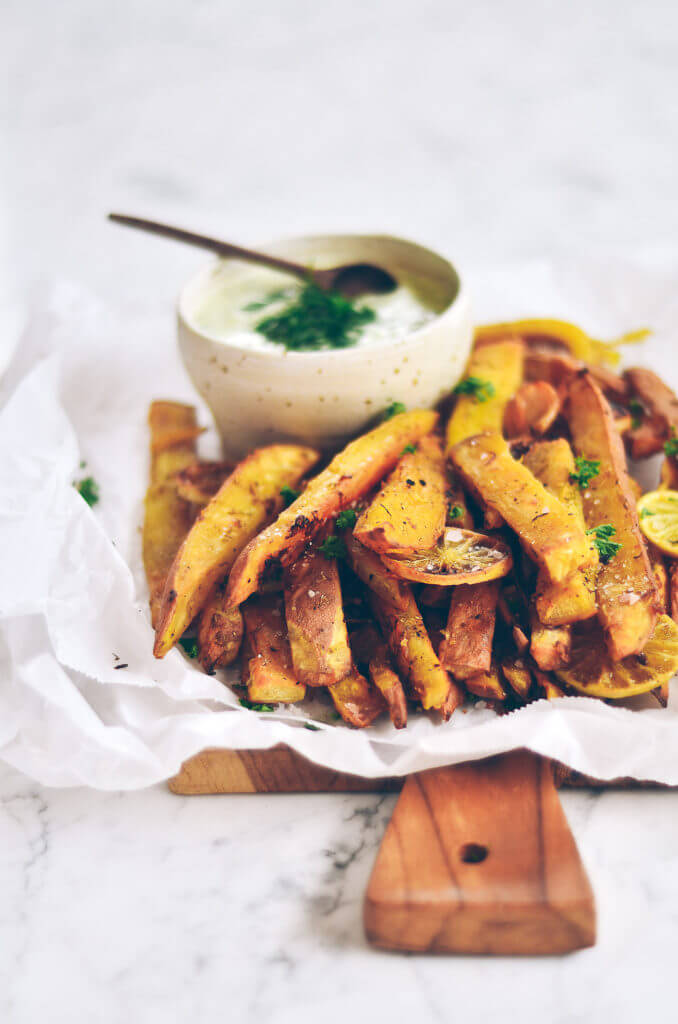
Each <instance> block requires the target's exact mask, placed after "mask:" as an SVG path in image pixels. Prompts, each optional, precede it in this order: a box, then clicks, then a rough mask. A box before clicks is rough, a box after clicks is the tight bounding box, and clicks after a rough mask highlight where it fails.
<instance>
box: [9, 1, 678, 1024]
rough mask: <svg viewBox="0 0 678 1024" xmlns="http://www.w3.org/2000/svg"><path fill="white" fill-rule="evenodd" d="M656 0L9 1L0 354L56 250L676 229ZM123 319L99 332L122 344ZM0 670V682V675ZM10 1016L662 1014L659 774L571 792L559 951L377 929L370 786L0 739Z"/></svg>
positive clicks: (604, 246) (116, 289)
mask: <svg viewBox="0 0 678 1024" xmlns="http://www.w3.org/2000/svg"><path fill="white" fill-rule="evenodd" d="M677 57H678V16H677V15H676V12H675V8H674V6H673V5H671V4H669V3H666V2H665V0H649V2H646V3H644V4H642V5H639V4H631V3H620V2H619V0H597V2H594V3H591V2H590V0H571V2H569V3H568V4H558V3H550V2H549V3H544V2H543V0H516V2H515V3H512V4H507V3H501V2H500V0H480V2H478V3H475V4H472V5H470V4H467V3H461V2H460V0H451V2H450V0H447V2H444V0H421V2H419V3H417V4H414V3H407V2H405V0H391V2H388V0H383V2H382V0H362V2H361V3H360V4H358V3H355V4H333V3H324V4H318V3H312V2H311V0H261V2H259V3H256V4H254V3H251V2H247V0H200V2H199V0H193V2H189V0H183V2H180V0H162V2H161V0H146V2H144V3H143V4H140V3H138V2H137V0H117V2H116V3H115V4H107V3H103V2H98V3H97V2H94V3H92V2H89V3H87V2H85V0H61V2H60V3H58V4H56V3H52V2H49V0H4V3H3V4H2V5H1V6H0V67H2V76H3V88H2V89H0V126H1V131H2V142H1V144H0V174H1V175H2V194H1V195H0V227H3V230H2V235H1V236H0V360H1V358H2V352H3V350H4V351H7V350H8V348H9V340H10V338H11V336H12V333H13V331H14V329H15V327H16V325H17V324H18V323H19V322H20V320H21V317H22V315H23V313H24V310H25V308H26V302H27V300H28V298H29V297H30V294H31V289H32V288H33V286H34V285H35V283H36V281H38V280H39V279H40V278H43V277H45V276H47V275H48V274H49V272H50V270H51V269H52V268H57V269H58V270H59V272H60V273H61V274H66V275H70V276H71V277H73V278H74V279H77V280H79V281H82V282H84V283H85V284H86V285H88V286H90V287H92V288H93V289H95V290H96V291H97V292H99V293H100V294H102V295H103V296H104V297H105V298H106V299H107V300H108V301H110V302H112V303H125V304H126V305H127V306H128V307H129V308H131V309H139V310H144V311H148V310H166V311H167V313H166V316H167V330H168V344H172V302H173V300H174V297H175V294H176V291H177V289H178V287H179V285H180V284H181V282H182V281H183V279H184V278H185V276H186V275H187V273H188V272H189V271H191V270H192V268H193V267H194V266H196V265H197V264H198V263H199V261H200V259H201V257H200V256H199V255H196V254H194V253H192V252H190V251H184V250H182V249H180V248H179V247H173V246H171V245H169V244H166V243H163V242H160V241H156V240H149V239H146V238H142V237H135V236H134V235H132V234H126V233H124V232H123V231H122V230H121V229H114V228H112V227H109V226H108V225H106V223H105V222H104V220H103V215H104V213H105V211H106V210H108V209H110V208H115V207H117V208H120V209H123V210H127V211H129V212H139V213H146V214H149V215H154V214H155V215H158V216H165V217H167V218H172V219H174V220H175V221H177V222H184V223H186V224H187V225H192V226H195V227H196V228H200V227H202V228H206V229H210V230H212V231H214V232H215V233H217V232H219V233H221V234H223V235H224V236H226V237H232V238H234V239H242V240H243V241H247V240H250V241H254V240H256V239H262V238H265V237H267V236H270V235H275V234H282V233H285V232H297V231H302V230H303V231H307V230H316V229H317V230H324V229H340V228H363V229H369V228H379V229H383V230H386V231H392V232H394V233H399V234H404V235H411V236H413V237H415V238H420V239H423V240H425V241H429V242H431V243H433V244H437V245H440V246H443V247H445V248H447V249H449V250H451V251H452V252H453V253H454V255H455V257H456V258H457V259H458V261H459V263H460V264H461V266H462V267H466V268H468V269H469V270H470V271H471V274H472V276H474V278H475V279H476V280H480V278H481V271H482V267H483V266H485V265H487V263H488V262H490V261H492V262H506V261H510V260H513V259H516V258H520V259H525V258H531V257H538V256H541V255H543V254H545V253H547V254H548V253H552V254H555V255H559V256H566V257H568V256H571V257H572V259H576V258H577V255H578V253H580V252H581V251H582V250H585V251H586V252H587V253H589V254H590V253H591V252H595V253H597V254H598V253H601V254H603V255H604V254H605V252H607V251H611V250H618V249H620V248H622V249H628V248H629V247H637V246H642V247H643V248H652V249H661V248H664V247H671V246H672V245H673V243H674V239H675V236H676V231H677V229H678V205H677V204H676V202H675V177H676V160H675V154H676V145H675V128H676V124H675V115H676V106H675V96H676V91H677V90H676V87H677V85H678V81H677V79H678V72H677V68H678V62H677V59H676V58H677ZM124 343H125V341H124V339H120V344H124ZM0 685H2V683H1V681H0ZM0 799H1V800H2V804H1V805H0V836H1V837H2V841H1V842H0V888H1V891H2V893H3V896H2V899H1V902H0V908H1V909H0V1020H2V1021H5V1020H7V1021H9V1022H11V1024H34V1022H35V1021H37V1020H41V1021H49V1022H51V1021H61V1020H68V1021H70V1022H76V1024H78V1022H80V1021H87V1022H88V1024H98V1022H102V1024H109V1022H110V1024H114V1022H117V1021H121V1020H126V1021H134V1022H135V1024H146V1022H156V1021H163V1022H165V1021H174V1020H187V1019H193V1020H195V1021H196V1022H200V1024H202V1022H212V1021H217V1020H221V1019H223V1018H228V1019H231V1020H234V1021H238V1022H240V1021H243V1022H249V1021H253V1022H254V1021H256V1022H264V1021H265V1022H268V1021H270V1022H275V1024H282V1022H285V1024H286V1022H288V1021H289V1022H292V1021H294V1022H303V1021H307V1020H308V1021H310V1020H314V1021H315V1020H321V1021H324V1022H327V1024H333V1022H335V1021H337V1022H339V1021H342V1022H343V1021H345V1020H346V1019H347V1018H349V1019H353V1020H357V1021H361V1020H363V1019H368V1017H369V1018H377V1017H378V1018H379V1019H388V1020H389V1021H390V1022H392V1024H399V1022H400V1021H403V1022H405V1021H407V1022H408V1024H409V1022H411V1021H413V1020H416V1021H417V1022H421V1024H428V1022H429V1021H431V1022H433V1021H452V1020H455V1021H456V1020H463V1021H472V1020H478V1021H487V1022H493V1021H499V1020H501V1021H506V1020H511V1019H514V1018H518V1017H520V1019H521V1020H524V1021H525V1022H528V1024H529V1022H531V1021H533V1020H534V1021H537V1020H540V1021H542V1020H548V1021H553V1022H557V1024H561V1022H562V1024H574V1022H588V1021H598V1020H600V1018H601V1017H602V1016H609V1015H614V1018H615V1021H617V1022H619V1024H626V1022H629V1024H630V1022H635V1021H637V1020H638V1019H639V1018H640V1017H641V1015H642V1016H644V1017H646V1018H647V1019H651V1020H654V1021H659V1022H664V1021H667V1022H668V1021H672V1020H675V998H676V986H675V981H674V976H673V972H672V967H673V963H674V961H675V937H676V931H677V928H678V881H677V879H678V814H677V813H676V812H677V811H678V794H675V793H650V792H644V793H639V794H635V795H634V794H628V793H619V794H605V795H602V796H593V795H590V794H574V793H570V794H565V797H564V801H565V805H566V809H567V812H568V815H569V816H570V819H571V821H572V824H573V828H574V831H575V835H576V837H577V840H578V842H579V844H580V847H581V849H582V852H583V855H584V858H585V860H586V863H587V866H588V868H589V870H590V873H591V876H592V880H593V884H594V888H595V890H596V894H597V897H598V905H599V916H600V929H599V930H600V938H599V943H598V946H597V947H596V948H595V949H594V950H592V951H587V952H583V953H580V954H576V955H573V956H571V957H567V958H562V959H549V960H543V961H536V960H522V961H518V962H516V961H512V960H494V961H491V960H485V959H458V960H451V959H433V958H428V957H425V958H415V957H400V956H389V955H384V954H377V953H373V952H370V951H368V950H367V948H366V947H365V945H364V941H363V939H362V935H361V929H360V908H361V899H362V893H363V891H364V887H365V883H366V881H367V877H368V874H369V871H370V868H371V864H372V861H373V857H374V854H375V851H376V848H377V846H378V843H379V840H380V837H381V834H382V831H383V827H384V824H385V822H386V820H387V818H388V815H389V813H390V810H391V807H392V798H387V799H382V800H380V799H379V798H377V797H371V796H370V797H355V796H335V797H324V796H299V797H296V796H295V797H230V798H228V797H218V798H202V799H193V800H190V799H181V798H178V797H173V796H171V795H170V794H169V793H167V792H166V791H165V790H164V789H162V788H157V789H152V790H149V791H146V792H142V793H130V794H119V795H110V794H99V793H92V792H87V791H80V790H71V791H49V790H45V789H42V788H40V787H39V786H36V785H34V784H33V783H31V782H30V781H27V780H25V779H23V778H21V777H20V776H18V775H16V774H15V773H14V772H12V771H9V770H7V769H0Z"/></svg>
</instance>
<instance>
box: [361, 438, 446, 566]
mask: <svg viewBox="0 0 678 1024" xmlns="http://www.w3.org/2000/svg"><path fill="white" fill-rule="evenodd" d="M447 487H448V483H447V476H446V473H445V458H444V456H443V449H442V443H441V441H440V440H439V439H438V438H437V437H434V436H432V435H431V436H429V437H423V438H422V439H421V441H420V442H419V445H418V447H417V449H416V451H413V452H407V453H405V454H404V455H403V456H402V457H401V458H400V459H399V460H398V464H397V465H396V467H395V469H394V470H393V472H392V473H391V475H390V476H389V478H388V480H387V481H386V483H385V484H383V486H382V487H381V488H380V490H379V492H378V493H377V495H376V496H375V497H374V498H373V499H372V501H371V502H370V504H369V505H368V506H367V508H366V509H365V511H364V512H362V513H361V515H360V516H359V518H358V521H357V523H356V525H355V529H354V531H353V533H354V535H355V536H356V537H357V539H358V540H359V541H360V543H361V544H365V545H366V546H367V547H369V548H372V549H373V550H374V551H377V552H381V551H393V550H400V551H410V552H411V551H416V550H418V549H420V548H430V547H433V545H434V544H435V542H436V541H437V540H438V538H439V537H440V535H441V534H442V532H443V529H444V528H445V517H446V513H447V499H446V492H447Z"/></svg>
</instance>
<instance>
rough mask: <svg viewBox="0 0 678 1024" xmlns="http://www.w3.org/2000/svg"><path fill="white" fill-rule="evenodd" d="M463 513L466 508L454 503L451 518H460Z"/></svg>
mask: <svg viewBox="0 0 678 1024" xmlns="http://www.w3.org/2000/svg"><path fill="white" fill-rule="evenodd" d="M463 514H464V510H463V508H462V507H461V505H453V506H452V508H451V509H450V519H459V518H460V517H461V516H463Z"/></svg>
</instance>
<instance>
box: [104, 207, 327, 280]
mask: <svg viewBox="0 0 678 1024" xmlns="http://www.w3.org/2000/svg"><path fill="white" fill-rule="evenodd" d="M108 219H109V220H112V221H114V222H115V223H116V224H124V225H125V226H126V227H128V228H138V229H139V230H140V231H147V232H148V233H149V234H151V235H162V236H163V237H164V238H173V239H175V240H176V241H177V242H186V243H187V244H188V245H195V246H197V247H198V248H199V249H209V250H210V251H211V252H215V253H216V254H217V255H218V256H231V257H234V258H235V259H239V260H245V261H246V262H247V263H261V264H263V266H265V267H273V268H274V269H275V270H283V271H286V272H287V273H288V274H295V275H296V276H297V277H302V278H304V279H306V280H308V278H309V277H313V271H312V270H310V269H309V267H304V266H302V265H301V264H300V263H291V262H290V261H289V260H283V259H280V258H279V257H278V256H271V255H269V254H268V253H265V252H255V251H254V250H252V249H243V248H242V246H240V245H231V243H230V242H222V241H220V240H219V239H218V238H210V237H209V235H198V234H196V233H195V232H194V231H184V230H183V228H175V227H172V226H171V225H170V224H160V223H159V222H158V221H155V220H146V219H145V218H143V217H128V216H126V215H125V214H122V213H109V215H108Z"/></svg>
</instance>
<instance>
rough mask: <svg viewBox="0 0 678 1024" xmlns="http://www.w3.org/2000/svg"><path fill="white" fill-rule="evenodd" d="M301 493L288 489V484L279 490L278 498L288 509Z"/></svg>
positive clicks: (292, 488)
mask: <svg viewBox="0 0 678 1024" xmlns="http://www.w3.org/2000/svg"><path fill="white" fill-rule="evenodd" d="M300 494H301V491H295V489H294V487H290V486H289V484H285V486H284V487H281V488H280V497H281V498H282V499H283V501H284V502H285V506H286V507H287V508H289V507H290V505H291V504H292V502H293V501H296V500H297V498H298V497H299V495H300Z"/></svg>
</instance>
